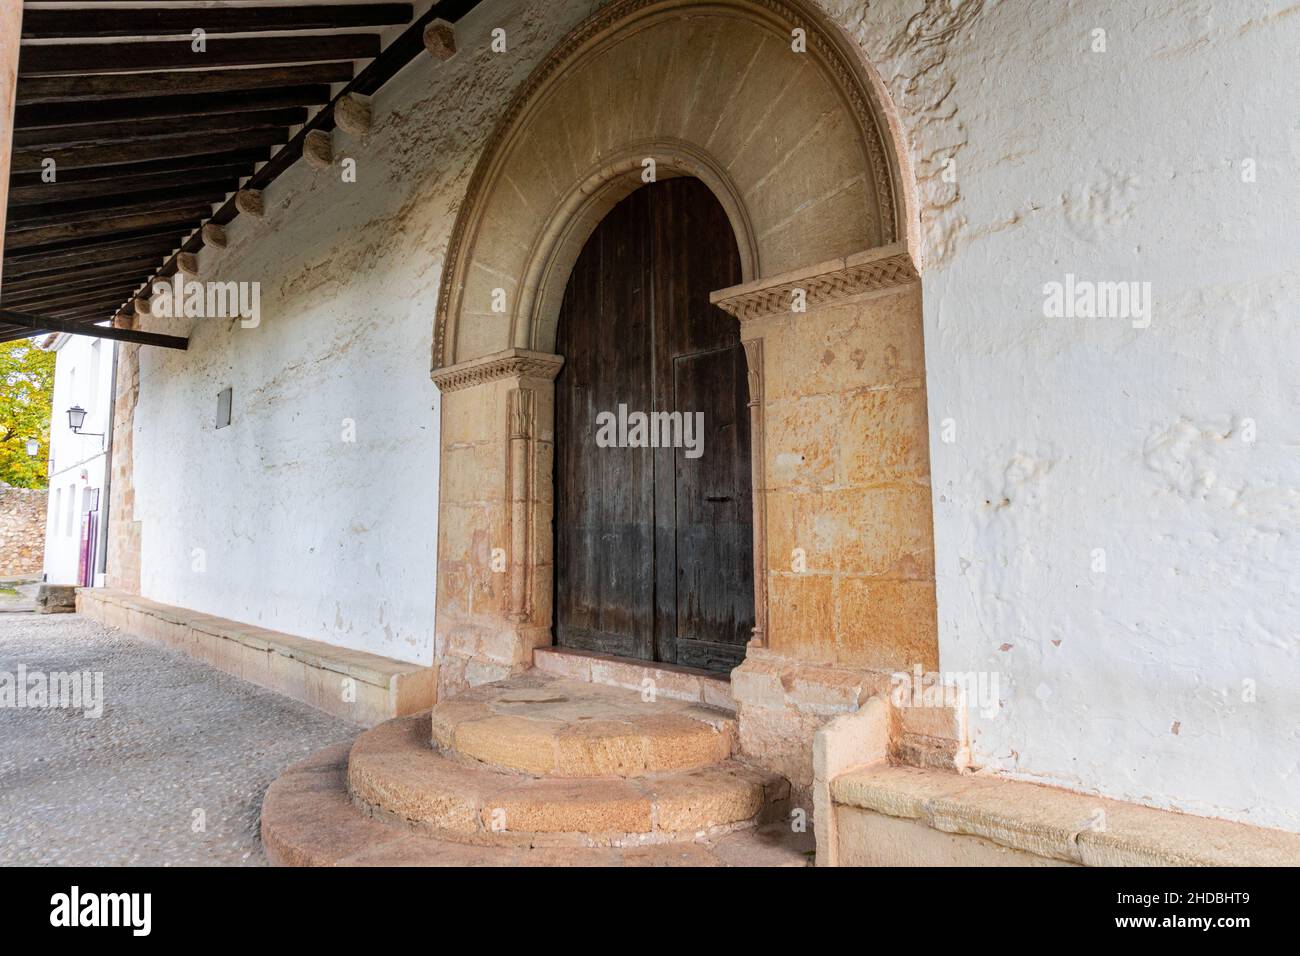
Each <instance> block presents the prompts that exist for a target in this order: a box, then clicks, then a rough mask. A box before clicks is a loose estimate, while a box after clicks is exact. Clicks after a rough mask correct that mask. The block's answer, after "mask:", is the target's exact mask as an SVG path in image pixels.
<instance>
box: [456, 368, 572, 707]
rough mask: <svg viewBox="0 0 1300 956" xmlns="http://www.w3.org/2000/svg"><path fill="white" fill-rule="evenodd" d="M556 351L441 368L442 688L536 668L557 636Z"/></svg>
mask: <svg viewBox="0 0 1300 956" xmlns="http://www.w3.org/2000/svg"><path fill="white" fill-rule="evenodd" d="M562 363H563V359H561V358H560V357H559V356H556V355H548V354H546V353H542V352H531V351H528V350H526V349H507V350H505V351H502V352H497V353H495V354H492V355H488V356H484V357H482V358H478V359H473V360H470V361H467V362H460V363H457V364H456V365H451V366H447V367H445V368H440V369H438V370H436V371H435V372H434V375H433V378H434V382H435V383H436V384H437V385H438V388H439V390H440V391H441V392H442V455H441V463H440V468H441V483H440V494H441V507H440V511H439V513H440V526H439V529H438V610H437V620H436V622H435V634H436V647H435V655H436V657H437V662H438V664H439V696H442V695H444V694H448V693H454V692H456V691H457V690H460V689H462V688H464V687H466V686H471V685H475V684H482V683H486V682H488V681H493V680H501V679H503V678H506V677H509V676H511V675H513V674H517V673H519V672H521V671H524V670H527V669H528V668H529V667H530V666H532V655H533V649H534V648H536V647H541V646H545V645H547V644H549V643H550V641H551V580H552V541H551V535H550V522H551V508H552V481H551V468H552V461H553V459H554V442H555V432H554V429H555V375H556V373H557V372H559V369H560V365H561V364H562Z"/></svg>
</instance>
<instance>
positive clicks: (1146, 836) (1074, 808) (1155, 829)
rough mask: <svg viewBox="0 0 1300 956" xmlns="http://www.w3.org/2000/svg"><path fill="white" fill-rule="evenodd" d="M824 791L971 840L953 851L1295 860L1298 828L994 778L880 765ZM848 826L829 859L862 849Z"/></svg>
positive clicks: (1098, 858)
mask: <svg viewBox="0 0 1300 956" xmlns="http://www.w3.org/2000/svg"><path fill="white" fill-rule="evenodd" d="M830 791H831V799H832V801H833V802H834V804H835V806H836V811H837V813H839V812H840V811H842V810H843V808H849V812H850V813H852V812H854V811H868V812H870V813H871V814H879V815H881V817H882V818H892V819H894V820H895V821H909V822H910V823H911V824H912V825H913V826H915V827H920V828H929V829H930V830H931V831H938V833H937V834H936V837H939V835H942V834H949V835H952V837H949V838H948V839H953V838H959V839H960V838H965V839H966V841H967V843H968V844H971V846H970V847H962V848H958V850H957V852H958V853H959V854H964V853H967V852H970V850H971V849H973V848H974V844H975V843H976V842H977V841H978V842H979V843H983V841H988V843H991V844H994V845H995V846H996V847H998V848H1005V849H1006V850H1010V851H1018V854H1031V855H1032V857H1038V858H1042V859H1043V860H1048V861H1058V862H1060V863H1065V864H1075V865H1081V866H1296V865H1298V864H1300V833H1289V832H1287V831H1284V830H1272V829H1266V828H1264V827H1257V826H1252V825H1250V824H1246V823H1236V822H1233V821H1229V820H1220V819H1216V818H1213V817H1199V816H1192V815H1189V814H1185V813H1177V812H1174V811H1169V810H1157V809H1155V808H1153V807H1145V806H1141V805H1139V804H1134V803H1127V802H1124V801H1120V800H1108V799H1103V798H1101V797H1093V796H1089V795H1087V794H1082V793H1076V792H1074V791H1069V790H1060V789H1057V788H1055V787H1048V786H1043V785H1040V784H1035V783H1025V782H1022V781H1018V780H1008V779H1006V778H1002V777H984V776H978V775H972V774H958V773H952V772H946V771H942V770H931V769H923V768H917V767H903V766H893V765H889V764H883V763H881V764H874V765H871V766H867V767H862V768H859V769H856V770H852V771H850V772H848V773H845V774H843V775H841V776H839V777H837V778H835V779H834V780H833V781H831V785H830ZM882 822H883V821H882ZM854 829H855V828H854V827H853V825H852V822H851V821H850V820H842V821H841V822H840V824H839V830H840V847H839V856H840V858H841V859H843V860H845V861H846V862H847V861H849V860H852V859H853V858H854V857H855V856H857V855H858V854H857V853H856V852H855V849H857V850H862V849H863V848H855V847H853V846H846V845H845V844H846V842H847V843H853V842H860V841H855V840H854V839H853V838H852V837H851V836H850V833H851V832H852V831H853V830H854ZM868 832H871V833H872V834H873V835H874V836H875V837H876V838H877V839H878V838H879V834H880V832H881V831H879V830H868V829H867V828H865V827H864V828H862V833H863V834H866V833H868ZM916 832H917V834H918V835H919V834H920V833H923V832H925V831H924V830H923V829H921V830H917V831H916ZM971 838H974V839H971ZM935 845H938V844H935ZM984 845H985V846H987V844H984ZM947 846H948V847H953V846H955V844H952V843H950V844H948V845H947ZM945 852H949V851H945ZM976 852H978V851H977V850H976ZM865 853H866V854H868V855H869V854H870V853H871V851H870V850H869V849H866V850H865ZM1018 854H1017V856H1016V858H1017V859H1020V860H1021V861H1022V862H1023V861H1024V860H1026V859H1031V858H1032V857H1019V856H1018ZM897 862H900V863H904V864H906V863H908V862H911V863H917V862H922V861H921V860H911V861H909V860H904V859H899V860H898V861H897ZM925 862H931V863H932V862H933V861H932V860H927V861H925Z"/></svg>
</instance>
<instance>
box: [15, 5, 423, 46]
mask: <svg viewBox="0 0 1300 956" xmlns="http://www.w3.org/2000/svg"><path fill="white" fill-rule="evenodd" d="M412 16H414V12H413V10H412V7H411V4H409V3H350V4H338V5H332V6H325V5H320V6H300V7H295V6H284V7H208V8H195V7H188V8H170V9H156V8H155V9H150V8H137V9H120V8H119V9H112V10H95V9H80V10H60V9H58V8H53V9H50V8H45V9H41V8H28V9H27V10H26V11H24V13H23V39H28V40H30V39H54V38H61V37H80V38H85V37H128V36H188V35H189V34H190V33H192V32H193V30H194V29H195V28H196V27H197V28H201V29H203V30H205V31H206V32H208V33H209V34H212V33H257V32H261V31H267V30H337V29H346V28H349V27H386V26H393V25H394V24H398V23H409V22H410V20H411V17H412Z"/></svg>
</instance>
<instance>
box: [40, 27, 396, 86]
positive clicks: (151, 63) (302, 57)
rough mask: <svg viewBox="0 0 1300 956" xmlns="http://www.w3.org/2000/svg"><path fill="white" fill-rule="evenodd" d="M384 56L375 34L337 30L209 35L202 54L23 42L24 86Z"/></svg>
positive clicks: (138, 46) (178, 44)
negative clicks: (64, 78) (42, 79)
mask: <svg viewBox="0 0 1300 956" xmlns="http://www.w3.org/2000/svg"><path fill="white" fill-rule="evenodd" d="M378 55H379V35H378V34H375V33H331V34H320V35H316V36H274V37H254V38H251V39H245V38H235V39H225V38H221V37H217V38H213V39H209V40H207V41H206V43H205V48H204V49H203V50H202V52H196V51H195V50H194V47H193V44H192V42H191V41H190V40H181V41H172V40H157V41H148V40H142V41H129V42H125V43H57V44H48V45H45V44H43V45H40V46H30V45H28V46H23V47H22V48H21V52H20V54H19V57H18V79H19V82H18V85H19V86H22V85H23V84H22V81H23V80H24V79H25V78H28V77H34V76H49V75H52V74H57V73H74V74H77V75H81V76H85V75H91V74H96V73H139V72H141V71H143V70H173V69H179V70H210V69H214V68H216V67H227V66H255V65H257V64H269V63H276V64H286V63H321V62H325V61H329V60H365V59H371V58H374V57H376V56H378Z"/></svg>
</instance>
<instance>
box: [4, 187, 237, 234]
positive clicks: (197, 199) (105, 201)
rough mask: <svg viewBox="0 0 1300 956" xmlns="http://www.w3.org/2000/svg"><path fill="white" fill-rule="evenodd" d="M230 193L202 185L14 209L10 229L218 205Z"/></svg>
mask: <svg viewBox="0 0 1300 956" xmlns="http://www.w3.org/2000/svg"><path fill="white" fill-rule="evenodd" d="M230 191H231V190H229V189H227V188H226V185H225V184H224V183H211V182H202V183H194V184H192V185H186V186H173V187H171V188H169V189H158V190H154V191H152V192H146V193H124V194H122V195H120V196H100V197H99V198H97V199H81V200H75V201H72V202H51V203H44V204H42V205H39V206H13V207H10V209H9V212H8V217H7V219H8V221H7V225H6V228H7V229H9V230H11V231H13V232H22V231H24V230H27V229H34V228H36V227H37V226H40V225H50V224H54V223H58V222H62V221H64V220H75V219H85V218H87V217H88V216H92V215H93V216H97V217H99V218H109V217H116V216H127V215H133V214H135V213H142V212H149V211H150V210H151V209H153V210H158V209H178V208H183V207H186V206H192V205H196V204H198V203H208V204H209V205H210V204H212V203H214V202H224V201H225V198H226V194H227V193H229V192H230Z"/></svg>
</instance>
